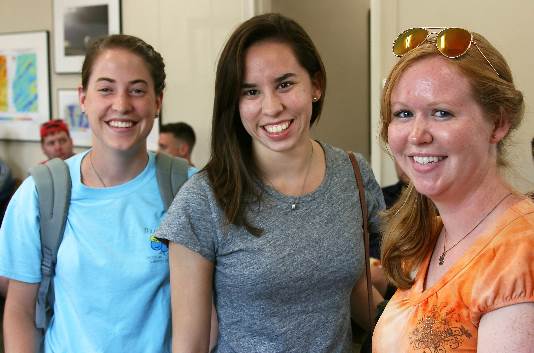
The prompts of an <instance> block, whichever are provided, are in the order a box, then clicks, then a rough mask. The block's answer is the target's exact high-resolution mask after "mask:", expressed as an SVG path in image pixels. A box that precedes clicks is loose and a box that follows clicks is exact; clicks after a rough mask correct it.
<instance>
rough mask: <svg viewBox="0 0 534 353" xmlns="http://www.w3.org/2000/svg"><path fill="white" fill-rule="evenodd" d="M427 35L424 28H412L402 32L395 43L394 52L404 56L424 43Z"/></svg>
mask: <svg viewBox="0 0 534 353" xmlns="http://www.w3.org/2000/svg"><path fill="white" fill-rule="evenodd" d="M427 35H428V32H427V30H426V29H423V28H411V29H408V30H406V31H404V32H402V33H401V34H399V36H398V37H397V39H396V40H395V43H393V54H395V55H397V56H403V55H404V54H406V53H407V52H409V51H410V50H412V49H414V48H417V46H418V45H419V44H421V43H423V42H424V41H425V39H426V37H427Z"/></svg>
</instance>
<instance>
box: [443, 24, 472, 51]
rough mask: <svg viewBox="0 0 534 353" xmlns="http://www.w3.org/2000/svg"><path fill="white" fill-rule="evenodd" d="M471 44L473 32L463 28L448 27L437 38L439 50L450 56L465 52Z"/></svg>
mask: <svg viewBox="0 0 534 353" xmlns="http://www.w3.org/2000/svg"><path fill="white" fill-rule="evenodd" d="M470 44H471V33H470V32H469V31H466V30H465V29H462V28H448V29H446V30H444V31H442V32H440V33H439V34H438V36H437V38H436V46H437V47H438V50H439V51H440V52H441V53H442V54H443V55H445V56H446V57H449V58H456V57H458V56H461V55H463V54H465V52H466V51H467V49H469V45H470Z"/></svg>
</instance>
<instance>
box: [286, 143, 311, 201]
mask: <svg viewBox="0 0 534 353" xmlns="http://www.w3.org/2000/svg"><path fill="white" fill-rule="evenodd" d="M312 157H313V142H312V143H311V152H310V157H308V166H307V167H306V175H304V181H303V182H302V187H301V188H300V195H299V196H297V197H296V198H294V199H293V202H292V203H291V211H294V210H296V209H297V207H298V205H299V202H300V197H301V196H302V194H303V193H304V187H305V186H306V181H307V180H308V175H309V174H310V169H311V164H312Z"/></svg>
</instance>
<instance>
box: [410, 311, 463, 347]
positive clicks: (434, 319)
mask: <svg viewBox="0 0 534 353" xmlns="http://www.w3.org/2000/svg"><path fill="white" fill-rule="evenodd" d="M448 314H449V315H448ZM450 314H451V313H443V312H438V310H437V307H436V306H434V307H433V308H432V310H431V311H430V313H429V315H428V316H425V317H423V318H421V319H420V320H418V321H417V324H416V326H415V329H414V330H413V331H412V332H411V334H410V346H411V347H412V349H414V350H420V351H421V352H424V353H446V352H449V351H450V350H453V349H457V348H458V347H460V345H461V344H462V342H463V341H464V339H465V338H471V337H472V336H473V335H472V334H471V332H469V331H468V330H467V329H466V328H465V327H464V326H463V325H461V324H458V320H453V318H452V317H451V316H452V315H450Z"/></svg>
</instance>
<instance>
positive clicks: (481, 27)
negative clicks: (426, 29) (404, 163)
mask: <svg viewBox="0 0 534 353" xmlns="http://www.w3.org/2000/svg"><path fill="white" fill-rule="evenodd" d="M371 16H372V19H371V23H372V29H371V43H372V44H371V102H372V106H371V114H372V124H373V125H372V128H373V131H374V133H373V136H376V134H377V132H376V131H377V127H378V126H377V122H378V118H379V109H380V106H379V103H380V89H381V83H382V80H383V79H385V78H386V76H387V74H388V72H389V69H390V68H391V67H392V65H393V63H394V62H395V57H394V56H393V54H392V53H391V44H392V42H393V39H394V38H395V37H396V36H397V34H398V33H400V32H401V31H402V30H404V29H407V28H409V27H417V26H447V27H463V28H466V29H469V30H472V31H475V32H479V33H481V34H482V35H484V36H485V37H486V38H487V39H488V40H489V41H490V42H491V43H492V44H493V45H494V46H495V47H496V48H497V49H499V51H500V52H501V53H502V54H503V55H504V57H505V58H506V59H507V61H508V64H509V65H510V67H511V69H512V73H513V74H514V80H515V83H516V85H517V87H518V88H519V89H520V90H521V91H522V92H523V95H524V97H525V102H526V113H525V117H524V121H523V124H522V126H521V128H520V130H519V131H518V132H517V134H516V135H515V136H514V138H513V141H512V143H511V146H510V149H509V153H508V159H509V161H510V162H511V168H510V169H509V171H507V175H508V177H509V180H510V181H511V183H512V184H513V185H514V186H515V187H517V188H518V189H519V190H521V191H527V190H534V163H533V161H532V155H531V149H530V140H531V139H532V137H533V136H534V70H532V62H533V59H532V56H533V55H534V41H533V40H532V37H533V34H534V32H533V30H532V20H533V18H534V17H533V16H534V2H532V1H524V0H507V1H488V0H470V1H465V0H449V1H447V2H443V1H441V0H427V1H420V0H371ZM371 154H372V167H373V170H374V171H375V174H376V175H377V177H378V178H379V180H381V181H382V183H383V184H389V183H392V182H394V181H395V180H396V177H395V172H394V169H393V164H392V162H391V160H390V158H389V156H388V155H387V154H386V153H385V152H384V151H383V150H382V148H381V147H380V145H379V144H378V142H377V140H376V139H374V140H373V144H372V149H371Z"/></svg>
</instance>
